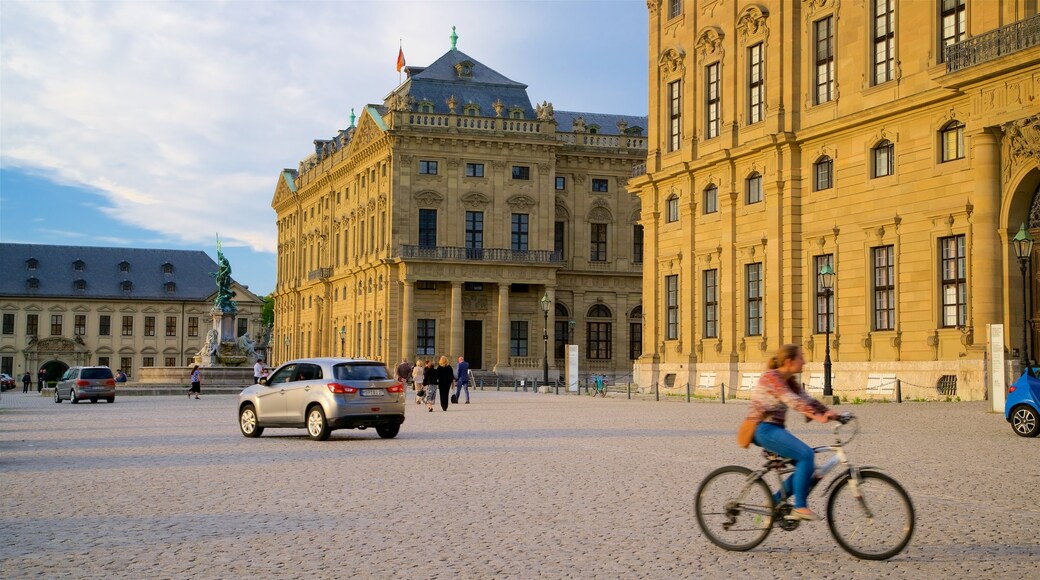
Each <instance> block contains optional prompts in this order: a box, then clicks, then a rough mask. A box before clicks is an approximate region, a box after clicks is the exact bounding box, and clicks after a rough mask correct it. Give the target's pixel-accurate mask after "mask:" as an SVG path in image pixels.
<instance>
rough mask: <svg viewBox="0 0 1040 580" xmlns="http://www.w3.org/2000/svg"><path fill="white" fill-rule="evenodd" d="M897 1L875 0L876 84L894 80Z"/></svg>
mask: <svg viewBox="0 0 1040 580" xmlns="http://www.w3.org/2000/svg"><path fill="white" fill-rule="evenodd" d="M894 15H895V0H874V84H875V85H879V84H881V83H885V82H888V81H890V80H892V73H893V63H894V62H895V54H894V53H895V18H894Z"/></svg>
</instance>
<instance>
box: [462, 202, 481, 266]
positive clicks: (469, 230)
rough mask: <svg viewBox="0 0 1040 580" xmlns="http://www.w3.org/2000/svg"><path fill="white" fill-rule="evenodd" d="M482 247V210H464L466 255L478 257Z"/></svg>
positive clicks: (473, 257)
mask: <svg viewBox="0 0 1040 580" xmlns="http://www.w3.org/2000/svg"><path fill="white" fill-rule="evenodd" d="M483 247H484V212H482V211H467V212H466V257H467V258H470V259H480V258H481V257H482V256H481V255H480V254H482V252H480V251H479V250H480V249H482V248H483Z"/></svg>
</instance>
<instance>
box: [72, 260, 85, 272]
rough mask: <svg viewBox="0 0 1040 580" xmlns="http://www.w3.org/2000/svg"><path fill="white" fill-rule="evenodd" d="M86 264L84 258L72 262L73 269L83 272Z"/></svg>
mask: <svg viewBox="0 0 1040 580" xmlns="http://www.w3.org/2000/svg"><path fill="white" fill-rule="evenodd" d="M86 266H87V264H86V263H85V262H84V261H83V260H76V261H75V262H73V263H72V269H73V270H75V271H76V272H82V271H83V269H84V268H86Z"/></svg>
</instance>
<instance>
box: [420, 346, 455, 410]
mask: <svg viewBox="0 0 1040 580" xmlns="http://www.w3.org/2000/svg"><path fill="white" fill-rule="evenodd" d="M433 373H434V377H435V381H436V383H437V392H438V393H439V394H440V399H441V410H442V411H447V410H448V398H449V397H451V386H452V385H454V384H455V371H454V370H452V368H451V363H449V362H448V357H446V356H443V355H442V356H441V358H440V359H439V360H438V361H437V368H436V369H434V371H433ZM427 400H429V399H427Z"/></svg>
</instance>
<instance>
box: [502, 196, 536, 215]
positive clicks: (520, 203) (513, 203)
mask: <svg viewBox="0 0 1040 580" xmlns="http://www.w3.org/2000/svg"><path fill="white" fill-rule="evenodd" d="M506 203H508V204H509V207H511V208H513V209H515V210H519V211H523V210H526V209H528V208H532V207H534V206H536V205H538V202H537V201H535V199H534V198H533V197H531V196H528V195H523V194H517V195H513V196H510V197H509V199H507V200H506Z"/></svg>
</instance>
